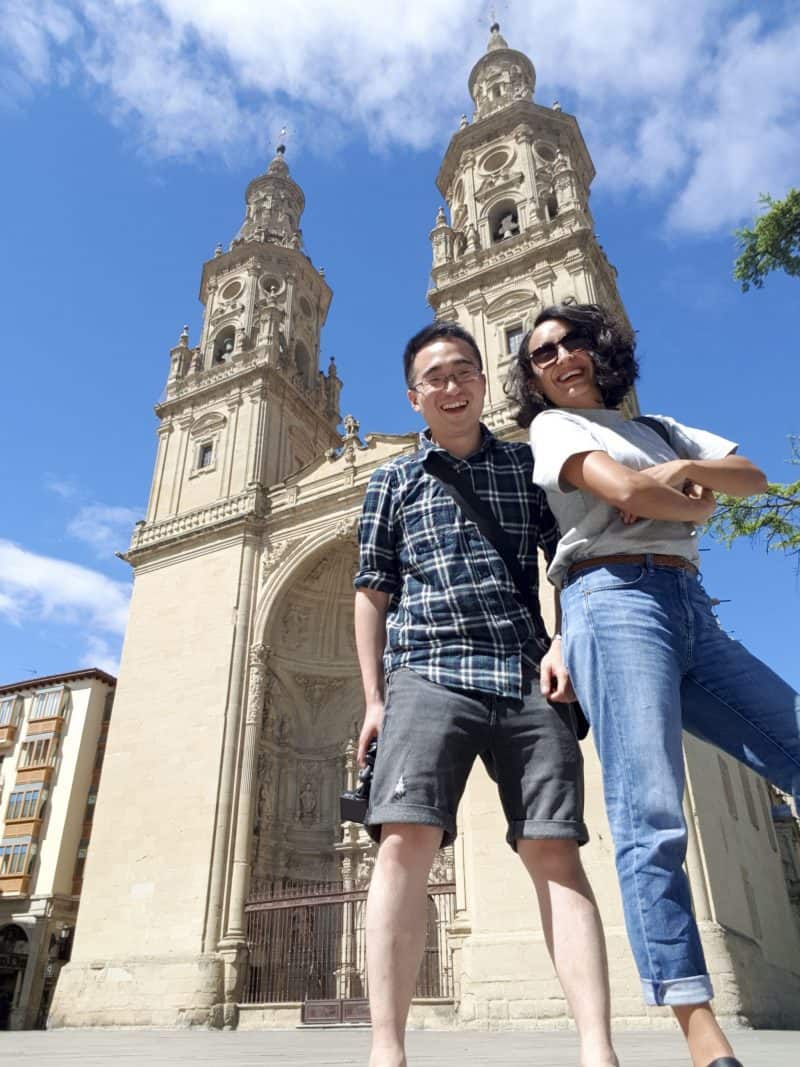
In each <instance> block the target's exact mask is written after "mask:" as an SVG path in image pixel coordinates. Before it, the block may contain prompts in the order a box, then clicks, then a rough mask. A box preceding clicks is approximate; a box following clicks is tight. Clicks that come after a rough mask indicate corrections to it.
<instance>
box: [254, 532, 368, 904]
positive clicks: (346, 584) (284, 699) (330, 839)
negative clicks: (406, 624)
mask: <svg viewBox="0 0 800 1067" xmlns="http://www.w3.org/2000/svg"><path fill="white" fill-rule="evenodd" d="M274 536H275V535H273V537H274ZM356 566H357V548H356V544H355V541H354V539H353V537H352V530H351V528H350V526H342V522H341V519H340V522H339V523H338V525H337V526H335V527H330V526H329V527H328V528H327V529H326V530H324V531H322V532H319V533H317V534H315V535H313V536H311V537H309V538H307V539H306V540H305V541H302V542H300V543H298V544H297V546H296V547H295V548H294V550H293V551H290V552H289V551H287V552H286V558H285V560H284V559H283V558H281V559H280V560H279V562H278V563H277V564H276V566H275V570H274V572H273V573H272V574H270V575H269V577H268V579H267V582H266V583H265V586H264V591H263V594H262V597H261V602H260V604H259V606H258V608H257V612H256V620H255V626H254V634H255V635H256V640H257V641H263V643H264V645H265V646H268V647H269V649H270V657H269V673H270V680H269V684H268V686H267V691H268V694H269V696H268V698H267V706H266V707H265V710H264V716H263V723H264V727H263V729H262V736H261V739H260V741H259V753H258V766H257V771H256V778H257V780H256V786H255V793H256V797H257V798H258V805H259V806H258V807H257V810H256V818H255V821H254V827H253V832H254V839H253V849H252V856H253V876H254V879H255V882H256V883H257V884H258V883H264V882H270V881H271V882H276V881H278V882H280V881H283V880H284V879H290V880H292V881H302V882H316V881H320V882H322V881H330V880H338V879H339V878H340V877H341V869H340V868H341V845H342V830H341V826H340V823H339V814H338V795H339V793H340V791H341V789H342V788H343V787H344V785H345V781H346V775H347V759H348V754H349V753H351V750H352V747H353V740H354V737H355V735H356V733H357V730H358V727H359V723H360V719H361V715H362V708H361V683H360V677H359V672H358V666H357V661H356V655H355V642H354V639H353V636H352V632H353V618H352V615H353V609H352V605H353V593H352V577H353V574H354V572H355V569H356ZM363 851H364V856H365V857H366V856H367V855H368V854H369V853H370V851H371V850H370V846H369V844H368V842H367V841H366V840H365V842H364V850H363ZM351 853H352V849H350V851H349V852H348V856H349V857H350V860H351V861H352V855H351Z"/></svg>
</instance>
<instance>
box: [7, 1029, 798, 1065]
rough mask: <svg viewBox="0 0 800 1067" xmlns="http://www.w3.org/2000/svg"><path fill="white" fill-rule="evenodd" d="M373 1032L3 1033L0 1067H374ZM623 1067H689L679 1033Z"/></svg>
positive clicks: (446, 1048)
mask: <svg viewBox="0 0 800 1067" xmlns="http://www.w3.org/2000/svg"><path fill="white" fill-rule="evenodd" d="M733 1038H734V1044H735V1046H736V1051H737V1053H738V1055H739V1058H740V1059H741V1060H742V1062H743V1063H744V1065H745V1067H798V1065H800V1032H798V1031H786V1030H784V1031H778V1030H771V1031H766V1030H760V1031H753V1030H744V1031H736V1032H734V1034H733ZM368 1045H369V1032H368V1031H366V1030H360V1029H359V1030H312V1031H309V1030H265V1031H260V1032H259V1031H246V1032H245V1031H243V1032H238V1033H236V1032H233V1033H224V1032H220V1031H218V1030H213V1031H207V1030H55V1031H50V1032H47V1033H45V1032H39V1031H14V1032H5V1033H0V1063H2V1064H6V1063H8V1064H12V1063H13V1064H20V1065H23V1064H24V1067H78V1065H80V1067H133V1065H136V1067H139V1065H140V1064H141V1065H142V1067H178V1065H186V1064H191V1065H192V1067H203V1065H205V1064H215V1065H217V1064H218V1065H220V1067H265V1065H266V1067H278V1065H280V1067H326V1065H328V1067H349V1065H358V1067H364V1065H365V1064H366V1057H367V1048H368ZM577 1048H578V1046H577V1042H576V1040H575V1036H574V1034H572V1033H569V1032H567V1031H563V1030H561V1031H543V1030H540V1031H535V1032H532V1033H526V1034H523V1033H507V1032H504V1033H483V1032H466V1033H465V1032H464V1031H460V1032H453V1031H448V1032H444V1031H435V1030H427V1031H417V1032H414V1033H411V1034H409V1038H408V1053H409V1067H434V1065H435V1067H484V1065H487V1067H488V1065H492V1067H517V1065H520V1064H525V1065H526V1067H576V1065H577V1062H578V1059H577ZM617 1051H618V1053H619V1056H620V1061H621V1064H622V1067H645V1065H646V1067H688V1064H689V1060H688V1057H687V1055H686V1052H685V1048H684V1044H683V1041H682V1039H681V1038H680V1036H679V1035H678V1034H677V1033H671V1032H668V1033H665V1032H660V1031H655V1032H654V1031H646V1032H643V1031H640V1032H630V1031H627V1032H622V1033H620V1034H619V1035H617Z"/></svg>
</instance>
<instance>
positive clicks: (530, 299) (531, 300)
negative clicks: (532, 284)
mask: <svg viewBox="0 0 800 1067" xmlns="http://www.w3.org/2000/svg"><path fill="white" fill-rule="evenodd" d="M538 303H539V298H538V296H537V295H536V293H535V292H534V290H533V289H514V290H513V291H512V292H510V293H503V294H502V295H501V296H498V297H497V299H495V300H493V301H492V302H491V303H490V304H489V306H488V307H487V308H486V318H487V320H488V321H492V320H494V319H501V318H504V317H505V316H507V315H508V314H510V313H511V312H520V313H522V314H524V313H525V312H526V311H527V310H528V308H529V307H530V306H531V304H538Z"/></svg>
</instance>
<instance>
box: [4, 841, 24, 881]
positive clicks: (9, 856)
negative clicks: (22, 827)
mask: <svg viewBox="0 0 800 1067" xmlns="http://www.w3.org/2000/svg"><path fill="white" fill-rule="evenodd" d="M29 848H30V841H27V840H24V841H15V840H14V839H13V838H11V839H8V840H6V841H3V843H2V844H0V875H3V874H25V866H26V863H27V859H28V849H29Z"/></svg>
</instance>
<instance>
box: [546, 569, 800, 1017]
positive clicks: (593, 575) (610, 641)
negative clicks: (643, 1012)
mask: <svg viewBox="0 0 800 1067" xmlns="http://www.w3.org/2000/svg"><path fill="white" fill-rule="evenodd" d="M561 606H562V611H563V616H564V618H563V634H564V657H565V661H566V665H567V668H568V669H569V672H570V676H571V678H572V681H573V684H574V686H575V690H576V692H577V694H578V697H579V699H580V701H581V704H582V705H583V710H584V712H585V713H586V716H587V718H588V719H589V721H590V723H591V725H592V732H593V735H594V742H595V746H596V748H597V753H598V756H599V758H600V762H601V764H602V768H603V788H604V792H605V800H606V810H607V813H608V819H609V823H610V826H611V832H612V835H613V837H614V846H615V854H616V864H617V874H618V876H619V882H620V888H621V890H622V903H623V909H624V912H625V925H626V927H627V931H628V938H629V940H630V943H631V948H632V950H633V955H634V958H635V960H636V965H637V968H638V971H639V976H640V978H641V980H642V989H643V993H644V999H645V1001H646V1003H648V1004H699V1003H703V1002H705V1001H707V1000H709V999H710V998H711V996H712V995H713V991H712V988H711V981H710V979H709V977H708V973H707V968H706V963H705V958H704V956H703V949H702V946H701V944H700V936H699V933H698V930H697V924H696V922H695V920H694V916H693V914H692V907H691V898H690V893H689V883H688V879H687V877H686V874H685V872H684V870H683V861H684V857H685V854H686V824H685V821H684V816H683V809H682V805H681V801H682V797H683V789H684V765H683V749H682V744H681V728H683V729H686V730H688V731H689V732H690V733H692V734H695V735H696V736H697V737H700V738H702V739H703V740H704V741H710V742H711V743H712V744H714V745H717V746H718V747H719V748H721V749H722V750H724V751H725V752H728V753H729V754H730V755H731V756H734V757H735V758H736V759H738V760H741V762H742V763H744V764H746V765H747V766H748V767H750V768H752V769H753V770H754V771H757V772H758V774H760V775H762V776H763V777H764V778H767V779H769V780H770V781H771V782H774V783H775V784H776V785H777V786H779V787H780V788H781V789H783V790H785V791H786V792H788V793H793V794H794V798H795V802H797V801H798V800H799V799H800V696H798V694H797V693H795V691H794V690H793V689H792V688H791V686H789V685H788V684H787V683H786V682H784V681H783V680H782V679H781V678H779V677H778V675H777V674H775V673H774V672H773V671H771V670H770V669H769V667H767V666H766V665H765V664H764V663H762V662H761V661H760V660H758V659H756V657H755V656H753V655H751V654H750V653H749V652H748V651H747V649H745V648H744V647H743V646H742V645H740V644H739V642H738V641H734V640H733V639H732V638H730V637H728V635H727V634H726V633H725V632H724V631H723V630H722V629H721V627H720V625H719V623H718V622H717V620H716V618H715V617H714V615H713V612H712V610H711V603H710V601H709V599H708V596H707V595H706V593H705V591H704V590H703V587H702V586H701V584H700V582H699V580H698V579H697V578H696V577H694V576H693V575H692V574H691V573H689V572H687V571H683V570H678V569H675V568H667V567H658V566H654V565H653V563H652V561H651V560H648V563H647V564H646V565H644V566H636V565H629V564H622V565H619V564H615V565H611V566H602V565H600V566H598V567H596V568H589V569H587V570H582V571H579V572H577V573H576V574H575V576H574V577H573V578H571V579H569V580H568V581H567V582H566V584H565V587H564V589H563V590H562V593H561Z"/></svg>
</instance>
